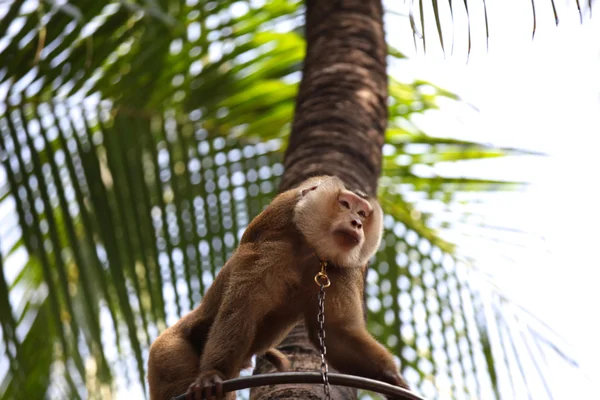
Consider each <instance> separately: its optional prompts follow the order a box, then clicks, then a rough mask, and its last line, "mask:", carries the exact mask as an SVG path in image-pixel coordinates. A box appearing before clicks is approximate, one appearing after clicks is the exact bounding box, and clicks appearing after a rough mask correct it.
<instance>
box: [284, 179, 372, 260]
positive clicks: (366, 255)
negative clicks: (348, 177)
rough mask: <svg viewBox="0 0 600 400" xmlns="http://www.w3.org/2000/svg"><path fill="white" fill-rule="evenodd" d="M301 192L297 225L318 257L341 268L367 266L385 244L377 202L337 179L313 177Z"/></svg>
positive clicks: (297, 210) (297, 208) (299, 192)
mask: <svg viewBox="0 0 600 400" xmlns="http://www.w3.org/2000/svg"><path fill="white" fill-rule="evenodd" d="M297 190H298V195H299V196H300V200H299V201H298V203H297V204H296V207H295V209H294V223H295V224H296V226H297V227H298V229H299V230H300V232H302V234H303V235H304V238H305V239H306V242H307V243H308V245H309V246H311V247H312V248H313V249H314V250H315V252H316V253H317V256H318V257H319V258H320V259H321V260H324V261H330V262H332V263H334V264H335V265H337V266H339V267H362V266H364V265H365V264H366V263H367V262H368V261H369V259H370V258H371V257H372V256H373V255H374V254H375V252H376V251H377V248H378V247H379V242H380V241H381V234H382V228H383V222H382V220H383V213H382V211H381V207H380V206H379V203H378V202H377V200H376V199H374V198H370V197H368V196H367V195H365V194H364V193H362V192H359V191H351V190H348V189H346V187H345V185H344V183H343V182H342V181H341V180H340V179H339V178H337V177H334V176H319V177H313V178H309V179H307V180H306V181H304V182H303V183H301V184H300V185H299V186H298V187H297Z"/></svg>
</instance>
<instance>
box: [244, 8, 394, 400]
mask: <svg viewBox="0 0 600 400" xmlns="http://www.w3.org/2000/svg"><path fill="white" fill-rule="evenodd" d="M305 27H306V43H307V51H306V59H305V63H304V68H303V75H302V81H301V83H300V90H299V93H298V97H297V101H296V112H295V117H294V122H293V125H292V133H291V136H290V141H289V145H288V148H287V151H286V154H285V162H284V165H285V173H284V175H283V178H282V181H281V185H280V187H279V190H280V191H284V190H286V189H289V188H291V187H293V186H294V185H296V184H298V183H300V182H302V181H303V180H304V179H306V178H308V177H310V176H315V175H319V174H327V175H337V176H339V177H340V178H341V179H342V180H344V181H345V182H346V184H347V185H349V186H350V187H352V188H357V189H361V190H363V191H364V192H366V193H368V194H371V195H375V194H376V190H377V179H378V177H379V174H380V172H381V147H382V145H383V142H384V133H385V129H386V125H387V116H388V113H387V97H388V93H387V72H386V55H387V46H386V43H385V37H384V31H383V7H382V4H381V0H345V1H343V0H342V1H340V0H336V1H323V0H320V1H319V0H306V23H305ZM315 318H317V310H315ZM325 318H327V316H325ZM279 349H280V350H281V351H283V352H284V353H285V354H286V355H287V356H288V357H289V358H290V361H291V362H292V368H293V369H294V370H296V371H318V370H319V368H320V357H319V353H318V351H317V349H315V347H314V346H313V345H312V344H311V343H310V342H309V341H308V338H307V335H306V331H305V329H304V326H303V325H298V326H297V327H296V328H294V330H293V331H292V332H291V333H290V334H289V335H288V337H287V338H286V339H285V340H284V341H283V343H282V344H281V345H280V347H279ZM348 351H352V349H349V350H348ZM273 371H274V370H273V368H272V366H271V365H270V364H269V363H267V362H263V360H261V359H258V361H257V367H256V369H255V372H254V373H255V374H259V373H267V372H273ZM332 397H333V398H334V399H351V398H356V392H355V391H353V390H350V389H348V388H338V387H332ZM321 398H323V388H322V387H318V386H307V385H283V386H282V385H280V386H276V387H275V386H268V387H262V388H257V389H254V390H252V392H251V399H321Z"/></svg>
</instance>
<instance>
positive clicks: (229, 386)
mask: <svg viewBox="0 0 600 400" xmlns="http://www.w3.org/2000/svg"><path fill="white" fill-rule="evenodd" d="M302 383H306V384H318V385H320V384H322V383H323V377H322V376H321V373H320V372H277V373H273V374H264V375H252V376H244V377H240V378H234V379H230V380H227V381H224V382H223V392H233V391H236V390H241V389H248V388H253V387H258V386H267V385H281V384H302ZM329 383H330V384H332V385H336V386H347V387H351V388H355V389H363V390H368V391H371V392H375V393H379V394H383V395H387V396H393V397H394V398H395V399H402V400H425V399H423V398H422V397H420V396H417V395H416V394H414V393H412V392H410V391H408V390H406V389H402V388H401V387H398V386H394V385H390V384H389V383H384V382H380V381H376V380H374V379H368V378H363V377H360V376H353V375H345V374H333V373H332V374H329ZM202 399H204V396H202ZM172 400H185V394H181V395H179V396H177V397H174V398H173V399H172ZM197 400H199V399H197Z"/></svg>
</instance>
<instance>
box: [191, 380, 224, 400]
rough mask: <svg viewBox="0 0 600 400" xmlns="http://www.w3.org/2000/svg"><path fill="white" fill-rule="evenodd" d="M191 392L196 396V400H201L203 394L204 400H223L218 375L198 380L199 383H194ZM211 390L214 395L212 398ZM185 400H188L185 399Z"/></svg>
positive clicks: (221, 382) (221, 384) (221, 383)
mask: <svg viewBox="0 0 600 400" xmlns="http://www.w3.org/2000/svg"><path fill="white" fill-rule="evenodd" d="M192 386H194V388H193V390H194V393H195V394H196V400H198V399H200V398H202V397H201V396H202V393H204V398H205V399H213V398H216V399H217V400H222V399H223V379H221V377H220V376H219V375H216V374H215V375H212V376H206V377H204V378H202V379H200V380H199V382H197V383H195V384H194V385H192ZM213 388H214V393H215V395H214V396H213ZM190 389H191V388H190ZM186 400H188V399H187V398H186Z"/></svg>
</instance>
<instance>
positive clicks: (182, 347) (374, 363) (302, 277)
mask: <svg viewBox="0 0 600 400" xmlns="http://www.w3.org/2000/svg"><path fill="white" fill-rule="evenodd" d="M381 233H382V212H381V208H380V206H379V204H378V203H377V201H376V200H375V199H366V200H365V199H364V196H363V195H362V194H360V195H357V194H356V193H354V192H350V191H348V190H347V189H345V187H344V185H343V183H342V182H341V180H339V179H338V178H336V177H327V176H323V177H316V178H310V179H309V180H307V181H305V182H304V183H302V184H300V185H299V186H298V187H296V188H295V189H292V190H289V191H287V192H284V193H282V194H280V195H278V196H277V197H276V198H275V199H274V200H273V202H272V203H271V204H270V205H269V206H268V207H267V208H266V209H265V210H264V211H263V212H262V213H261V214H260V215H258V216H257V217H256V218H255V219H254V220H253V221H252V222H251V223H250V225H249V226H248V228H247V229H246V231H245V233H244V235H243V236H242V239H241V241H240V246H239V247H238V249H237V250H236V251H235V252H234V254H233V255H232V257H231V258H230V259H229V260H228V261H227V263H226V264H225V266H224V267H223V269H222V270H221V272H220V273H219V274H218V275H217V277H216V279H215V282H214V283H213V284H212V286H211V287H210V288H209V289H208V291H207V292H206V295H205V296H204V299H203V301H202V302H201V304H200V305H199V306H198V307H197V308H196V309H194V310H193V311H191V312H190V313H189V314H187V315H186V316H184V317H183V318H181V319H180V320H179V321H178V322H177V323H176V324H175V325H173V326H172V327H170V328H168V329H167V330H166V331H165V332H163V334H161V335H160V336H159V337H158V338H157V339H156V341H155V342H154V343H153V344H152V346H151V348H150V357H149V361H148V381H149V385H150V398H151V399H152V400H163V399H168V398H170V397H173V396H176V395H178V394H181V393H184V392H186V391H188V398H190V399H191V398H192V393H197V394H200V393H201V392H202V390H204V389H206V388H210V387H211V386H219V382H220V381H221V380H226V379H231V378H234V377H236V376H238V374H239V372H240V370H241V369H243V368H244V367H246V366H247V365H248V363H249V360H250V358H251V357H252V356H253V355H254V354H265V356H266V358H267V359H269V360H271V361H272V362H273V363H274V364H275V366H276V367H278V368H279V369H284V370H285V369H288V368H289V361H287V359H286V358H285V356H283V354H281V353H280V352H278V351H277V350H274V349H272V346H276V345H277V344H278V343H279V342H280V341H281V340H282V339H283V338H284V337H285V336H286V335H287V333H288V332H289V331H290V329H291V328H292V327H293V326H294V325H295V324H296V323H298V322H299V321H301V320H302V319H304V321H305V323H306V326H307V328H308V332H309V336H310V338H311V340H312V341H313V343H315V344H317V343H318V339H317V328H318V327H317V323H316V322H317V318H316V315H317V311H318V307H317V294H318V291H319V287H318V286H317V285H316V284H315V283H314V281H313V277H314V276H315V274H316V273H317V272H318V271H319V268H320V263H319V259H321V260H326V261H329V262H330V263H333V265H331V264H330V266H329V267H328V270H327V273H328V275H329V278H330V280H331V282H332V284H331V287H329V288H328V289H327V301H326V305H325V315H326V316H327V318H326V319H325V328H326V330H327V338H326V345H327V358H328V361H329V362H330V363H331V365H332V366H333V367H335V368H336V369H337V370H339V371H341V372H343V373H349V374H353V375H361V376H365V377H369V378H374V379H379V380H383V381H385V382H388V383H391V384H395V385H400V386H404V387H406V383H405V382H404V380H403V379H402V378H401V377H400V375H399V374H398V372H397V367H396V365H395V364H394V361H393V359H392V356H391V355H390V353H389V352H388V351H387V350H386V349H385V348H384V347H383V346H382V345H381V344H379V343H378V342H377V341H376V340H375V339H374V338H373V337H372V336H371V335H370V334H369V333H368V332H367V330H366V327H365V322H364V320H363V302H362V297H363V290H364V287H363V272H364V268H365V267H366V264H367V262H368V260H369V258H371V257H372V256H373V254H374V253H375V252H376V251H377V248H378V246H379V242H380V240H381ZM215 384H216V385H215ZM227 398H235V397H234V395H232V394H228V396H227Z"/></svg>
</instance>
